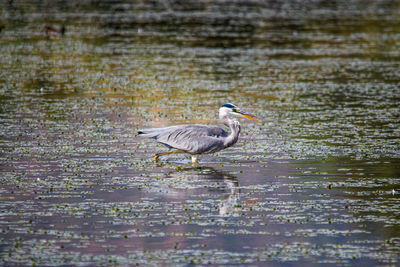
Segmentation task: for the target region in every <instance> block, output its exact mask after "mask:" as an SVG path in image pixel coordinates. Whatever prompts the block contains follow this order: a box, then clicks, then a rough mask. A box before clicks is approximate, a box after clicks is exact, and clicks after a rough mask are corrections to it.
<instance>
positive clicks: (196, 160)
mask: <svg viewBox="0 0 400 267" xmlns="http://www.w3.org/2000/svg"><path fill="white" fill-rule="evenodd" d="M198 159H199V155H192V163H199V161H198Z"/></svg>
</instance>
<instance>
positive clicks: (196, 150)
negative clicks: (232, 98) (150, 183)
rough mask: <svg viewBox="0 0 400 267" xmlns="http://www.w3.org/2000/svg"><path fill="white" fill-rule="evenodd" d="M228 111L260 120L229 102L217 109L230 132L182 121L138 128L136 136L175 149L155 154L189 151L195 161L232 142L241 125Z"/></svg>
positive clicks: (211, 126)
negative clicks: (181, 123) (159, 126)
mask: <svg viewBox="0 0 400 267" xmlns="http://www.w3.org/2000/svg"><path fill="white" fill-rule="evenodd" d="M229 114H235V115H236V114H239V115H241V116H244V117H246V118H249V119H252V120H256V121H259V120H258V119H257V118H255V116H254V115H251V114H249V113H246V112H244V111H242V110H240V109H239V108H237V107H236V106H234V105H232V104H225V105H223V106H222V107H221V108H220V109H219V118H220V120H221V122H222V123H223V124H225V125H226V126H228V127H229V128H230V131H231V132H230V133H228V132H226V131H225V130H224V129H223V128H221V127H219V126H213V125H202V124H184V125H176V126H170V127H164V128H152V129H143V130H139V131H138V134H139V136H143V137H148V138H151V139H154V140H155V141H157V142H159V143H161V144H163V145H166V146H167V147H168V148H173V149H176V150H174V151H172V152H166V153H160V154H156V155H155V156H154V159H155V160H157V159H158V157H160V156H163V155H167V154H173V153H188V154H191V155H192V162H197V159H198V155H200V154H208V153H215V152H218V151H220V150H222V149H225V148H228V147H230V146H232V145H234V144H235V143H236V142H237V140H238V138H239V133H240V124H239V122H238V121H236V120H231V119H229V118H228V115H229Z"/></svg>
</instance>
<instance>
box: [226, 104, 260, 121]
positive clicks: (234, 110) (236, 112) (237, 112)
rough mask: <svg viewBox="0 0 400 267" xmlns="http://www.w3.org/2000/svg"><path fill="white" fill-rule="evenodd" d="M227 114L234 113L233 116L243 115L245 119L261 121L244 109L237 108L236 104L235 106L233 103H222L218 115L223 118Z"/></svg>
mask: <svg viewBox="0 0 400 267" xmlns="http://www.w3.org/2000/svg"><path fill="white" fill-rule="evenodd" d="M228 115H234V116H240V117H245V118H247V119H250V120H253V121H257V122H261V120H260V119H259V118H258V117H257V116H255V115H253V114H251V113H248V112H246V111H243V110H241V109H240V108H238V107H237V106H235V105H234V104H231V103H228V104H224V105H222V106H221V107H220V108H219V116H220V118H224V117H226V116H228Z"/></svg>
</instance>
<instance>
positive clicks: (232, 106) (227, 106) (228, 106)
mask: <svg viewBox="0 0 400 267" xmlns="http://www.w3.org/2000/svg"><path fill="white" fill-rule="evenodd" d="M222 107H225V108H236V107H235V106H234V105H232V104H229V103H228V104H225V105H222Z"/></svg>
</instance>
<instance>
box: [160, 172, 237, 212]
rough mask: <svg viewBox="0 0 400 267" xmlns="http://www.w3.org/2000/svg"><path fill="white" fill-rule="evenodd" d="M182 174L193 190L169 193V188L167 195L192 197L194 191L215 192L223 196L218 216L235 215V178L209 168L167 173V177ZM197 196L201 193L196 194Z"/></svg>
mask: <svg viewBox="0 0 400 267" xmlns="http://www.w3.org/2000/svg"><path fill="white" fill-rule="evenodd" d="M183 174H184V175H185V176H187V177H188V178H189V179H190V182H191V183H192V185H194V189H193V190H185V191H184V192H183V191H182V190H178V189H176V190H173V191H171V188H169V189H168V194H175V195H179V196H184V195H186V194H190V195H191V196H192V195H195V194H196V191H203V190H204V189H206V190H207V192H208V193H210V192H216V193H218V194H223V195H224V198H222V199H221V200H220V203H219V215H221V216H228V215H229V216H231V215H234V214H235V207H236V206H237V203H238V201H239V195H240V190H239V181H238V179H237V177H236V176H234V175H232V174H230V173H227V172H223V171H220V170H217V169H215V168H213V167H209V166H198V167H188V168H182V169H179V170H178V171H174V172H171V173H169V174H168V176H170V177H177V176H178V177H180V176H182V175H183ZM178 177H177V178H178ZM226 193H227V194H226ZM197 194H203V193H202V192H197Z"/></svg>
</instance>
